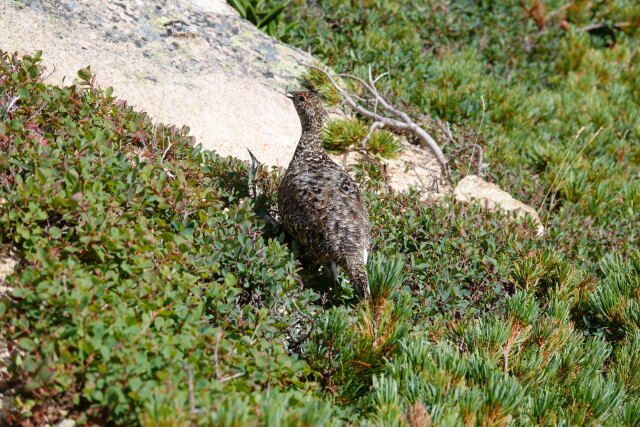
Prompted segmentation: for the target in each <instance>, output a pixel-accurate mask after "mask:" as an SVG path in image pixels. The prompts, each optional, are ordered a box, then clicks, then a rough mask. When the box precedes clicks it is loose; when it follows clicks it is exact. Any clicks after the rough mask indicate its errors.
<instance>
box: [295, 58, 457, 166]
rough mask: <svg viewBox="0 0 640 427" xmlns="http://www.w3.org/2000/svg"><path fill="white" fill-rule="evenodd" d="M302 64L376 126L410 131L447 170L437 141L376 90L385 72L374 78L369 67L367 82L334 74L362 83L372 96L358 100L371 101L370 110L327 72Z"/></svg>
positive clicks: (445, 161) (350, 75) (349, 75)
mask: <svg viewBox="0 0 640 427" xmlns="http://www.w3.org/2000/svg"><path fill="white" fill-rule="evenodd" d="M302 65H304V66H305V67H307V68H311V69H314V70H317V71H320V72H321V73H322V74H324V76H325V77H326V78H327V79H328V80H329V82H330V83H331V84H332V85H333V87H335V88H336V90H337V91H338V93H339V94H340V95H341V96H342V98H343V99H344V100H345V102H346V103H347V104H348V105H349V106H350V107H351V108H353V109H354V110H355V111H357V112H358V113H360V114H362V115H363V116H365V117H367V118H369V119H371V120H373V121H374V122H378V123H379V125H378V126H377V127H388V128H390V129H395V130H398V131H408V132H410V133H411V134H412V135H413V136H415V137H416V138H418V139H419V140H420V141H421V142H423V143H424V144H425V145H426V146H428V147H429V148H430V149H431V151H432V152H433V154H434V155H435V156H436V159H437V160H438V162H439V163H440V166H442V168H443V169H444V171H445V173H447V172H448V170H449V166H448V162H447V159H446V157H445V156H444V153H443V152H442V149H441V148H440V146H439V145H438V143H437V142H436V141H435V140H434V139H433V138H432V137H431V135H429V134H428V133H427V131H425V130H424V129H423V128H421V127H420V126H419V125H418V124H416V123H415V122H414V121H413V120H412V119H411V118H410V117H409V115H408V114H407V113H405V112H404V111H402V110H400V109H398V108H396V107H394V106H393V105H392V104H391V103H389V101H387V100H386V99H385V98H384V97H383V96H382V95H381V94H380V92H378V89H377V88H376V85H375V84H376V82H377V81H378V80H379V79H380V78H381V77H382V76H384V75H385V74H386V73H384V74H382V75H380V76H378V77H377V78H376V79H375V80H374V79H373V78H372V76H371V69H369V82H366V81H365V80H364V79H362V78H360V77H358V76H354V75H352V74H344V73H342V74H336V76H337V77H340V78H347V79H351V80H355V81H357V82H358V83H360V84H361V85H362V87H363V88H364V89H365V90H366V91H367V92H368V93H369V96H371V97H372V98H369V97H364V98H359V99H358V100H359V101H360V102H365V103H369V104H370V103H373V104H374V109H373V111H371V110H370V109H367V108H364V107H363V106H361V105H360V104H358V103H357V102H356V101H355V100H354V99H353V96H352V95H350V94H349V93H348V89H345V88H343V87H341V86H340V85H338V83H336V81H335V79H334V78H333V77H332V76H331V75H330V74H329V73H328V72H326V71H325V70H323V69H322V68H319V67H316V66H314V65H310V64H304V63H303V64H302ZM378 107H380V109H381V110H384V111H386V112H388V113H389V114H391V115H393V116H395V117H397V119H394V118H390V117H386V116H384V115H382V114H381V113H379V112H378Z"/></svg>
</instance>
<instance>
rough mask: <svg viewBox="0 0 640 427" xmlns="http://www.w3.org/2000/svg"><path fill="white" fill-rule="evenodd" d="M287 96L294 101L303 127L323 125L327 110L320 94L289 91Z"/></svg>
mask: <svg viewBox="0 0 640 427" xmlns="http://www.w3.org/2000/svg"><path fill="white" fill-rule="evenodd" d="M287 97H288V98H289V99H291V100H292V101H293V105H294V106H295V107H296V111H297V112H298V116H299V117H300V122H301V123H302V126H303V127H305V126H308V125H320V126H322V122H323V120H324V116H325V112H324V108H323V107H322V101H320V98H319V97H318V95H316V94H315V93H314V92H288V93H287Z"/></svg>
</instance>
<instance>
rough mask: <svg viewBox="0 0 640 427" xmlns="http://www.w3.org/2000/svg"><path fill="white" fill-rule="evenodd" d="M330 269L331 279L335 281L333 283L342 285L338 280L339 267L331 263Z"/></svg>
mask: <svg viewBox="0 0 640 427" xmlns="http://www.w3.org/2000/svg"><path fill="white" fill-rule="evenodd" d="M329 268H330V269H331V278H332V279H333V282H334V283H335V284H336V285H337V284H338V283H340V279H339V278H338V266H337V265H336V263H335V262H331V263H330V264H329Z"/></svg>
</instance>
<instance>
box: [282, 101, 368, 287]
mask: <svg viewBox="0 0 640 427" xmlns="http://www.w3.org/2000/svg"><path fill="white" fill-rule="evenodd" d="M289 97H290V98H291V99H292V100H293V103H294V105H295V107H296V110H297V111H298V116H299V117H300V123H301V124H302V136H301V137H300V141H299V142H298V147H297V148H296V151H295V154H294V155H293V158H292V159H291V163H289V167H288V168H287V171H286V173H285V175H284V177H283V178H282V182H281V183H280V187H279V188H278V210H279V212H280V217H281V219H282V223H283V225H284V226H285V229H286V230H287V231H288V232H289V233H290V234H291V235H292V236H293V238H295V239H296V240H297V241H298V242H299V243H301V244H302V245H303V246H305V247H306V248H307V250H308V251H309V252H310V253H311V254H312V255H313V256H314V257H315V258H316V260H317V261H318V262H319V263H322V264H327V263H330V264H331V267H332V270H333V271H334V275H335V265H338V266H340V267H342V268H344V269H345V270H346V272H347V274H348V275H349V278H350V279H351V282H352V283H353V284H354V286H355V288H356V290H357V292H358V294H359V295H360V296H361V297H369V296H370V291H369V280H368V279H367V274H366V270H365V264H366V262H367V257H368V254H369V246H370V234H369V214H368V213H367V208H366V206H365V204H364V201H363V200H362V196H361V195H360V191H359V190H358V187H357V186H356V183H355V182H354V181H353V179H351V177H350V176H349V174H348V173H347V172H346V171H345V170H344V169H343V168H342V167H341V166H340V165H338V164H337V163H336V162H334V161H333V160H331V158H330V157H329V156H328V155H327V153H326V152H325V151H324V149H323V148H322V124H323V120H324V109H323V107H322V103H321V102H320V99H319V98H318V97H317V96H316V95H315V94H313V93H310V92H293V93H291V94H289Z"/></svg>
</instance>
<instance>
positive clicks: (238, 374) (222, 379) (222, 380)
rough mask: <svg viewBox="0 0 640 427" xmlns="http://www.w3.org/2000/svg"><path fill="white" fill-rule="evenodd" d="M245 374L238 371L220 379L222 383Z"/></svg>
mask: <svg viewBox="0 0 640 427" xmlns="http://www.w3.org/2000/svg"><path fill="white" fill-rule="evenodd" d="M243 375H244V372H238V373H237V374H233V375H229V376H228V377H224V378H220V379H219V380H218V381H220V382H221V383H224V382H227V381H231V380H233V379H236V378H238V377H241V376H243Z"/></svg>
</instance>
